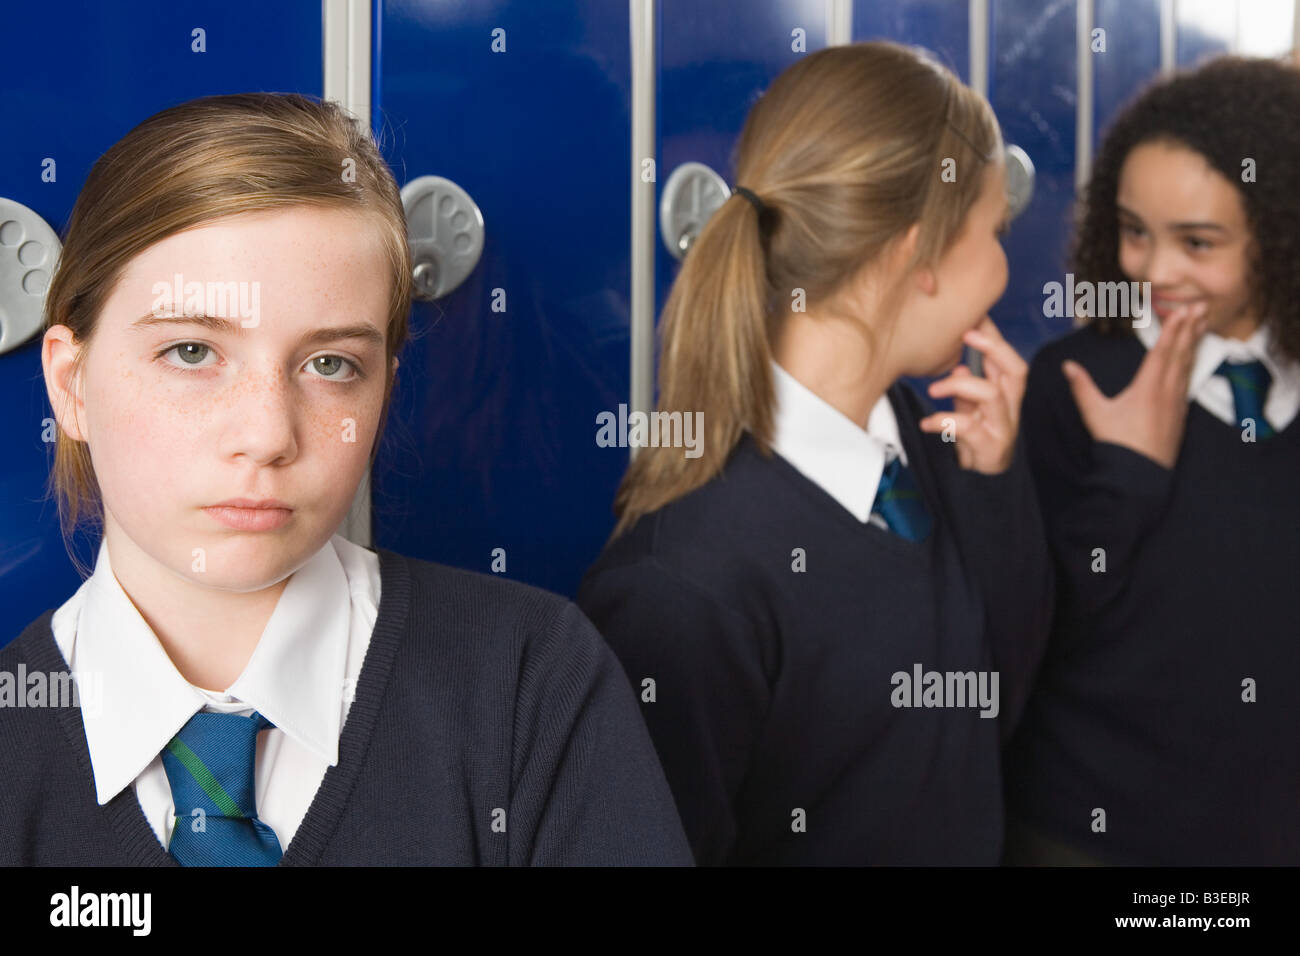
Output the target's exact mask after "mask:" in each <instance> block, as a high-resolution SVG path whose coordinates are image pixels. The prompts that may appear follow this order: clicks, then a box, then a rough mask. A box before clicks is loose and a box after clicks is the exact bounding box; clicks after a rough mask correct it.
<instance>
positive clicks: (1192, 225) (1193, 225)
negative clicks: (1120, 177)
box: [1115, 204, 1228, 232]
mask: <svg viewBox="0 0 1300 956" xmlns="http://www.w3.org/2000/svg"><path fill="white" fill-rule="evenodd" d="M1115 208H1116V209H1118V210H1119V213H1120V215H1122V216H1128V217H1129V218H1130V219H1136V220H1137V221H1138V222H1142V217H1141V216H1139V215H1138V214H1137V213H1135V212H1134V211H1133V210H1132V209H1129V208H1127V207H1125V206H1120V205H1118V204H1116V207H1115ZM1169 228H1170V229H1180V230H1184V231H1186V230H1190V229H1213V230H1215V231H1216V232H1227V231H1228V228H1227V227H1226V226H1222V225H1220V224H1219V223H1217V222H1171V223H1170V224H1169Z"/></svg>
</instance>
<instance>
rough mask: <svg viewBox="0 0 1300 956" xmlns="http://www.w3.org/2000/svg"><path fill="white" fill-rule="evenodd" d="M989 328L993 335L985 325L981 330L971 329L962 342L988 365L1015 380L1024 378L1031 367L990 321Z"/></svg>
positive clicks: (981, 326) (982, 325)
mask: <svg viewBox="0 0 1300 956" xmlns="http://www.w3.org/2000/svg"><path fill="white" fill-rule="evenodd" d="M988 327H989V328H991V329H992V330H993V331H992V334H989V333H988V332H986V331H984V324H983V323H981V325H980V328H979V329H971V330H969V331H968V332H967V333H966V334H965V335H963V336H962V341H963V342H965V343H966V344H967V345H969V346H970V347H971V348H973V349H975V350H976V351H978V352H979V353H980V354H981V355H983V356H984V361H985V363H986V364H990V365H994V366H996V367H997V368H998V369H1000V370H1001V371H1003V372H1005V373H1007V374H1008V375H1010V376H1011V377H1013V378H1018V377H1023V376H1026V375H1028V373H1029V365H1028V363H1027V362H1025V360H1024V359H1022V358H1021V357H1020V353H1019V352H1017V351H1016V350H1015V349H1014V348H1012V347H1011V343H1009V342H1008V341H1007V340H1006V339H1004V338H1003V337H1002V333H1001V332H999V331H998V330H997V326H995V325H993V323H992V322H991V321H990V322H988Z"/></svg>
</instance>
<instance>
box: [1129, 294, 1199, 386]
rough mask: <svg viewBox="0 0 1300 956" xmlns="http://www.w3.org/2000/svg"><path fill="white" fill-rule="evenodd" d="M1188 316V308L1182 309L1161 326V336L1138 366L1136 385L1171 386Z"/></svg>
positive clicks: (1175, 311)
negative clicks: (1182, 331)
mask: <svg viewBox="0 0 1300 956" xmlns="http://www.w3.org/2000/svg"><path fill="white" fill-rule="evenodd" d="M1186 316H1187V310H1186V308H1184V307H1180V308H1178V309H1175V310H1174V312H1173V313H1172V314H1171V315H1170V316H1169V318H1168V319H1166V320H1165V321H1164V322H1162V323H1161V324H1160V336H1159V338H1157V339H1156V343H1155V345H1153V346H1152V347H1151V349H1150V351H1148V352H1147V354H1146V357H1145V358H1143V359H1142V364H1141V365H1139V366H1138V370H1137V375H1135V376H1134V379H1133V380H1134V383H1135V384H1136V383H1137V382H1138V381H1139V380H1141V381H1143V382H1147V381H1151V382H1153V383H1154V384H1155V385H1156V386H1157V387H1159V388H1165V387H1168V386H1169V384H1170V382H1171V380H1172V377H1173V375H1174V370H1173V366H1174V365H1175V364H1176V363H1177V361H1178V357H1179V354H1180V343H1179V340H1180V334H1179V333H1180V330H1181V329H1182V328H1183V327H1184V322H1185V320H1186Z"/></svg>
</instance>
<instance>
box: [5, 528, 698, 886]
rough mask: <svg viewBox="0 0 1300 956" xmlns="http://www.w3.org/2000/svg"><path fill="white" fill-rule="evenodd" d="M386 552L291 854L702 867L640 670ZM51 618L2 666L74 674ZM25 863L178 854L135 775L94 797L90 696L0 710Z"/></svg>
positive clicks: (495, 591)
mask: <svg viewBox="0 0 1300 956" xmlns="http://www.w3.org/2000/svg"><path fill="white" fill-rule="evenodd" d="M378 554H379V560H380V576H381V594H380V603H379V610H378V617H377V619H376V621H375V629H374V633H373V635H372V637H371V641H370V647H369V649H368V651H367V653H366V657H365V662H364V664H363V666H362V670H361V674H360V677H359V678H358V682H357V688H356V696H355V698H354V699H353V703H352V707H351V710H350V711H349V713H348V718H347V722H346V723H345V724H344V726H343V731H342V734H341V736H340V740H339V762H338V764H337V765H336V766H333V767H331V768H330V769H329V770H328V771H327V772H326V774H325V778H324V780H323V781H322V782H321V786H320V789H319V790H318V791H317V793H316V796H315V799H314V800H313V801H312V804H311V807H310V809H309V810H308V811H307V815H306V817H305V818H304V819H303V821H302V824H301V826H300V827H299V828H298V831H297V833H296V835H295V836H294V838H293V841H292V842H291V843H290V844H289V846H288V847H287V848H286V850H285V853H284V856H283V857H282V859H281V860H280V865H281V866H304V865H306V866H311V865H326V866H329V865H353V864H356V865H384V864H404V865H420V864H510V865H519V864H533V865H547V864H576V865H585V864H681V865H689V864H690V862H691V856H690V849H689V847H688V845H687V843H686V839H685V837H684V835H683V834H682V830H681V824H680V823H679V821H678V818H677V814H676V812H675V810H674V808H673V801H672V794H671V792H670V791H669V789H668V786H667V784H666V782H665V780H664V777H663V771H662V770H661V769H660V767H659V764H658V762H657V761H656V759H655V754H654V749H653V745H652V743H651V741H650V738H649V736H648V735H647V733H646V729H645V725H644V723H643V722H642V720H641V717H640V715H639V714H638V712H637V707H636V704H635V703H634V701H633V698H632V696H631V695H630V694H629V693H628V687H627V677H626V676H625V675H624V674H623V672H622V670H621V669H620V667H619V664H618V661H617V660H616V659H615V657H614V655H613V654H611V653H610V650H609V648H608V647H607V646H606V645H605V643H604V642H603V641H602V640H601V639H600V635H599V634H597V633H596V631H595V630H594V629H593V628H592V627H591V624H590V623H589V622H588V621H587V620H586V619H585V618H584V617H583V616H582V614H581V613H580V612H579V611H578V610H577V608H576V607H574V606H573V604H571V603H569V602H568V601H565V600H563V599H562V598H559V597H557V596H555V595H553V594H548V593H547V592H545V591H541V590H538V589H536V588H531V587H528V586H526V585H522V584H518V583H515V582H511V581H505V580H501V579H496V578H491V577H489V576H487V575H481V574H475V573H471V572H467V571H460V570H457V569H454V568H449V567H445V566H443V565H439V564H433V563H430V562H425V561H417V560H413V559H410V558H406V557H403V556H401V555H398V554H395V553H392V552H389V551H385V550H383V549H379V550H378ZM52 615H53V611H47V612H46V613H45V614H43V615H42V616H41V617H40V618H38V619H37V620H36V621H34V622H33V623H32V624H31V625H29V626H28V627H27V629H26V630H24V631H23V633H22V635H21V636H20V637H19V638H18V639H17V640H16V641H14V642H13V643H12V644H10V645H9V646H8V647H6V648H4V649H3V650H0V670H7V671H10V672H16V670H17V668H18V666H19V664H24V665H25V666H26V669H27V671H28V672H29V673H30V672H32V671H34V670H41V671H45V672H49V673H52V672H66V671H67V664H66V663H65V662H64V660H63V657H62V655H61V654H60V652H59V649H58V646H57V645H56V644H55V642H54V635H53V633H52V632H51V630H50V618H51V616H52ZM291 676H292V675H286V679H291ZM498 811H504V815H502V813H500V812H498ZM494 820H495V821H498V825H497V826H496V827H495V828H494V826H493V824H494ZM502 820H504V824H505V826H504V831H503V832H498V831H500V830H501V826H500V821H502ZM15 864H24V865H27V864H41V865H64V866H100V865H142V866H168V865H173V866H174V865H176V864H175V861H174V860H173V859H172V858H171V857H170V856H168V855H167V853H166V852H164V850H163V848H162V847H161V846H160V845H159V843H158V840H157V838H156V837H155V836H154V833H153V830H152V829H150V827H149V824H148V822H147V821H146V820H145V817H144V814H143V813H142V812H141V810H140V804H139V801H137V799H136V797H135V792H134V788H132V787H127V788H126V789H124V790H123V791H122V792H121V793H119V794H118V795H117V796H116V797H115V798H114V799H113V800H111V801H109V802H108V803H107V804H106V805H104V806H102V807H101V806H99V805H98V804H97V803H96V801H95V786H94V779H93V777H92V771H91V765H90V757H89V753H88V751H87V747H86V737H85V731H84V729H83V726H82V721H81V714H80V711H79V710H78V709H77V708H21V709H20V708H2V709H0V865H15Z"/></svg>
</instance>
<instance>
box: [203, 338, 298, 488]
mask: <svg viewBox="0 0 1300 956" xmlns="http://www.w3.org/2000/svg"><path fill="white" fill-rule="evenodd" d="M229 402H230V405H229V410H228V418H227V420H226V422H225V427H224V430H223V437H222V447H221V453H222V456H223V457H224V458H231V457H235V456H239V455H242V456H244V457H246V458H248V459H250V460H251V461H254V462H256V463H257V464H259V465H268V464H272V463H274V462H277V461H281V460H284V461H292V460H293V458H294V457H295V456H296V455H297V453H298V444H297V438H296V434H297V414H298V412H297V404H298V403H297V396H296V394H295V391H294V387H293V384H292V383H291V382H290V381H289V378H288V373H286V372H285V371H284V369H283V368H280V367H279V366H278V365H273V364H272V363H270V362H268V363H266V364H265V365H263V366H260V367H258V368H253V367H252V366H250V367H249V368H248V369H247V370H246V372H245V374H244V375H243V376H242V377H241V378H240V379H239V381H238V382H236V383H235V384H234V385H233V386H231V393H230V397H229Z"/></svg>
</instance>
